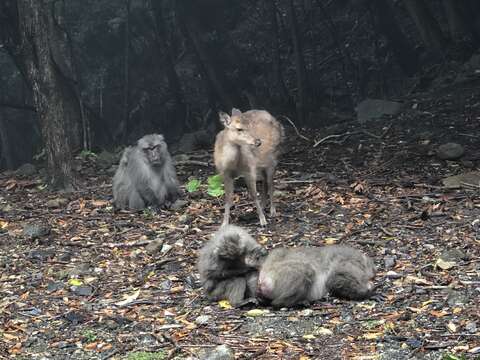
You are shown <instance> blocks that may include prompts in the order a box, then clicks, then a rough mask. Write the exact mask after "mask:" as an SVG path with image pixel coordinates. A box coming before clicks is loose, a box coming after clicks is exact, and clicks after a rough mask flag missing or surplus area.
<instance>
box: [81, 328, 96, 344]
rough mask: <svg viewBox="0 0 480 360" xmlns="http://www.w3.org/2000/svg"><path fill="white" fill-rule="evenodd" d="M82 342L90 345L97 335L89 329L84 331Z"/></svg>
mask: <svg viewBox="0 0 480 360" xmlns="http://www.w3.org/2000/svg"><path fill="white" fill-rule="evenodd" d="M82 337H83V340H84V341H85V342H87V343H92V342H94V341H95V340H97V334H95V332H94V331H93V330H91V329H86V330H85V331H83V333H82Z"/></svg>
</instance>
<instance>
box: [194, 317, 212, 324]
mask: <svg viewBox="0 0 480 360" xmlns="http://www.w3.org/2000/svg"><path fill="white" fill-rule="evenodd" d="M211 322H212V317H211V316H210V315H200V316H198V317H197V318H196V319H195V324H197V325H208V324H209V323H211Z"/></svg>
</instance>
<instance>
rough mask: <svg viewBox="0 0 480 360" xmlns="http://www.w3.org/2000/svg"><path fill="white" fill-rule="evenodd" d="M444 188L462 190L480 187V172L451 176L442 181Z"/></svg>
mask: <svg viewBox="0 0 480 360" xmlns="http://www.w3.org/2000/svg"><path fill="white" fill-rule="evenodd" d="M442 184H443V186H446V187H449V188H460V187H465V186H468V185H473V186H479V185H480V171H470V172H468V173H463V174H460V175H455V176H449V177H447V178H444V179H442Z"/></svg>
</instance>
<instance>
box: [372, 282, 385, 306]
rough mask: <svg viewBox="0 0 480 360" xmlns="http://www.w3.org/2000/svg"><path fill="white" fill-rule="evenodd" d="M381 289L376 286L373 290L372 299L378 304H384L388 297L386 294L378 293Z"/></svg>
mask: <svg viewBox="0 0 480 360" xmlns="http://www.w3.org/2000/svg"><path fill="white" fill-rule="evenodd" d="M379 288H380V285H375V286H374V287H373V288H372V291H371V295H370V299H372V300H373V301H376V302H384V301H385V300H386V299H387V297H386V296H385V295H384V294H382V293H379V292H377V290H378V289H379Z"/></svg>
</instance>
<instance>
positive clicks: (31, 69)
mask: <svg viewBox="0 0 480 360" xmlns="http://www.w3.org/2000/svg"><path fill="white" fill-rule="evenodd" d="M54 5H55V4H54V1H53V0H16V1H15V0H5V1H4V3H3V7H2V8H1V10H2V12H3V15H5V13H7V14H8V19H9V20H8V21H9V22H8V24H7V29H8V34H4V36H5V35H6V37H7V39H6V44H7V48H8V51H9V53H10V54H11V55H12V57H13V58H14V61H15V62H16V64H17V66H18V67H19V68H20V69H21V71H22V73H23V74H24V75H25V79H26V80H27V82H28V83H29V84H30V86H31V87H32V89H33V101H34V106H35V109H36V112H37V114H38V116H39V118H40V122H41V130H42V137H43V141H44V145H45V150H46V154H47V168H48V174H49V182H50V185H51V186H52V187H53V188H56V189H64V190H71V189H73V187H74V182H75V181H74V180H75V179H74V175H73V171H72V148H71V146H72V135H71V133H70V130H69V129H71V128H72V125H75V124H76V126H79V124H80V110H79V101H78V98H77V97H76V94H75V91H74V90H73V85H72V84H73V82H74V81H75V80H74V76H73V74H74V73H73V67H72V57H71V53H70V52H69V51H68V49H69V44H68V41H67V37H66V34H65V32H64V31H63V29H61V27H60V26H59V23H58V15H59V14H58V10H59V9H58V8H55V6H54ZM68 120H69V122H68Z"/></svg>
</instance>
